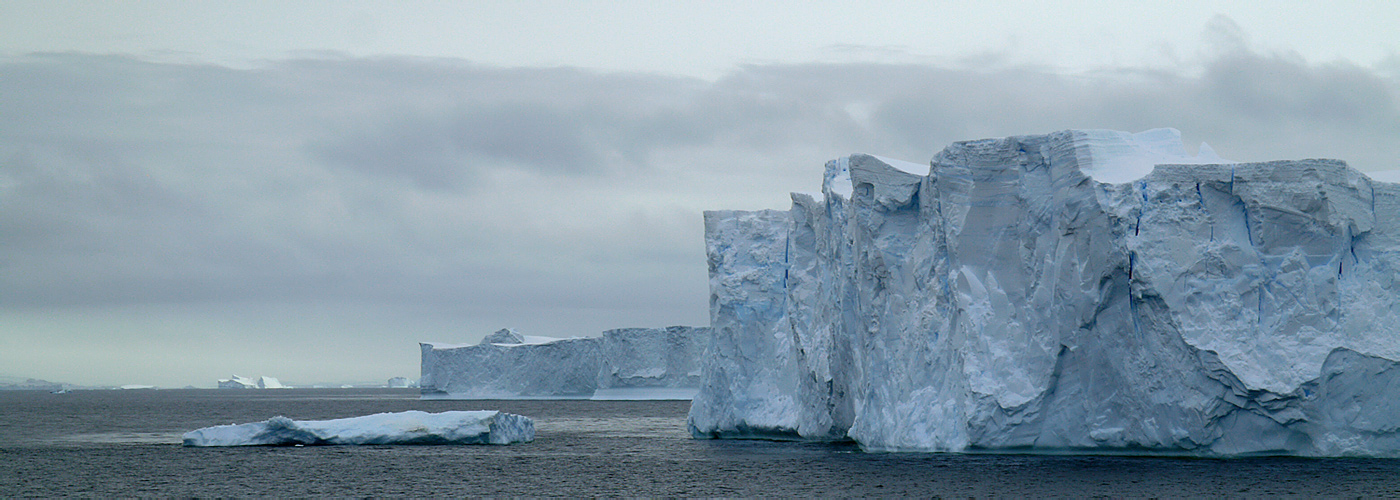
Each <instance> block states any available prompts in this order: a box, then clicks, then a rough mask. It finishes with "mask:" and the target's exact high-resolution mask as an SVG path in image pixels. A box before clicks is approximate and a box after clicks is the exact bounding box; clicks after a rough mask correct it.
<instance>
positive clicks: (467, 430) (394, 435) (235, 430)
mask: <svg viewBox="0 0 1400 500" xmlns="http://www.w3.org/2000/svg"><path fill="white" fill-rule="evenodd" d="M534 440H535V423H534V421H533V420H531V419H530V418H529V417H523V416H520V415H515V414H511V413H503V412H499V411H446V412H442V413H427V412H422V411H417V410H411V411H405V412H398V413H376V414H374V415H366V416H362V417H351V418H339V419H334V420H292V419H290V418H287V417H282V416H277V417H272V418H270V419H268V420H266V421H264V422H255V423H250V424H238V425H217V426H213V427H205V428H202V429H197V430H193V431H190V432H186V433H185V435H184V445H185V446H274V445H348V444H424V445H431V444H512V443H528V442H531V441H534Z"/></svg>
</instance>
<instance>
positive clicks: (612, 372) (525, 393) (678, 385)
mask: <svg viewBox="0 0 1400 500" xmlns="http://www.w3.org/2000/svg"><path fill="white" fill-rule="evenodd" d="M708 340H709V328H692V327H686V326H673V327H668V328H624V329H618V330H609V331H606V332H603V336H602V337H577V338H570V339H555V338H549V337H532V336H526V335H520V334H519V333H518V332H516V331H514V330H509V329H507V330H500V331H498V332H496V333H494V334H491V335H488V336H487V337H486V338H484V339H482V341H481V343H480V344H477V345H451V344H435V343H423V344H421V347H422V355H423V357H422V370H423V372H422V379H421V380H420V381H419V385H420V387H422V391H423V394H424V396H425V397H451V398H461V399H515V398H597V399H690V398H691V397H693V396H694V394H695V391H696V390H697V388H698V387H699V385H700V384H699V380H700V366H699V365H700V361H699V359H700V355H701V353H702V352H703V351H704V348H705V345H706V344H707V343H708Z"/></svg>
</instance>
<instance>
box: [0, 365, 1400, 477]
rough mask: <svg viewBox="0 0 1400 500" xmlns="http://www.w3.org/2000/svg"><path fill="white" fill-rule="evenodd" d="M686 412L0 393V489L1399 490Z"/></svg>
mask: <svg viewBox="0 0 1400 500" xmlns="http://www.w3.org/2000/svg"><path fill="white" fill-rule="evenodd" d="M689 405H690V403H689V402H687V401H539V400H536V401H453V400H420V399H418V394H417V392H416V390H413V389H288V390H212V389H210V390H138V391H130V390H129V391H74V392H72V393H69V394H49V393H45V392H38V391H0V496H5V497H13V496H57V495H77V496H278V497H285V496H388V495H393V496H428V495H432V496H483V495H484V496H555V495H564V496H599V495H609V496H730V497H733V496H743V497H751V496H784V497H792V496H802V497H806V496H959V497H966V496H976V497H983V496H1015V497H1025V496H1031V497H1047V496H1058V497H1086V496H1114V497H1179V496H1212V497H1218V496H1244V497H1259V496H1306V497H1315V496H1330V497H1336V496H1352V497H1356V496H1365V497H1376V496H1400V460H1387V459H1299V458H1248V459H1230V460H1217V459H1188V458H1150V457H1106V456H1037V455H961V454H939V453H910V454H906V453H863V452H861V451H860V450H859V449H858V448H857V447H855V446H854V445H850V444H819V443H795V442H771V441H715V440H694V439H691V438H690V436H689V434H688V433H687V432H686V428H685V416H686V412H687V410H688V408H689ZM411 409H416V410H424V411H447V410H501V411H506V412H511V413H518V414H521V415H526V416H529V417H531V418H533V419H534V420H535V428H536V431H537V433H536V438H535V441H534V442H532V443H526V444H516V445H511V446H310V447H239V448H186V447H183V446H181V445H180V435H181V434H183V433H184V432H186V431H189V430H193V429H196V428H200V427H206V426H210V425H218V424H230V423H246V422H255V421H261V420H266V419H268V418H269V417H273V416H276V415H284V416H287V417H291V418H293V419H298V420H319V419H331V418H342V417H352V416H358V415H367V414H372V413H379V412H388V411H404V410H411Z"/></svg>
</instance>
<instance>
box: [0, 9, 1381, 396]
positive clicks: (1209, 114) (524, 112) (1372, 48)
mask: <svg viewBox="0 0 1400 500" xmlns="http://www.w3.org/2000/svg"><path fill="white" fill-rule="evenodd" d="M1246 4H1252V3H1248V2H1172V3H1166V2H1118V1H1114V2H1093V1H1078V2H1069V1H1066V2H986V1H981V2H966V3H943V2H908V3H899V2H891V3H881V4H871V3H869V2H815V1H811V0H807V1H801V2H751V1H749V2H732V3H726V2H714V1H708V2H693V3H687V2H655V1H646V2H618V1H609V2H581V1H565V2H470V3H462V2H447V3H417V2H406V3H403V2H394V3H387V2H334V3H319V2H293V3H287V2H217V3H216V2H149V1H147V2H75V3H65V2H53V1H42V2H26V1H8V2H4V3H0V375H3V376H19V377H38V378H44V379H49V380H55V381H66V382H72V383H79V384H156V385H161V386H166V387H179V386H184V385H187V384H189V385H196V386H206V387H207V386H212V385H213V384H214V381H215V380H216V379H218V378H226V377H228V376H229V375H231V374H235V373H236V374H239V375H244V376H257V375H271V376H276V377H280V378H282V379H283V380H284V381H286V382H290V383H300V384H311V383H317V382H341V381H370V382H382V381H384V380H385V379H387V378H388V377H391V376H408V377H413V378H416V377H417V374H418V371H419V367H418V359H419V358H418V356H419V351H418V346H417V343H418V342H419V341H446V342H475V341H476V340H477V339H479V338H480V337H481V336H483V335H485V334H488V333H490V332H491V331H494V330H496V329H498V328H502V327H515V328H519V329H520V330H522V332H524V333H527V334H535V335H550V336H572V335H598V334H599V333H600V332H601V331H603V330H605V329H609V328H617V327H633V326H652V327H659V326H667V325H676V324H685V325H704V324H707V323H708V318H709V313H708V288H707V283H706V263H705V257H704V241H703V234H702V231H703V228H702V224H701V215H700V213H701V211H702V210H706V209H724V208H735V209H758V208H786V207H787V206H788V198H787V193H788V192H789V191H816V190H817V189H818V188H819V183H820V179H821V171H822V165H823V164H824V163H825V162H826V161H827V160H829V159H834V158H837V157H839V156H844V155H847V154H851V153H855V152H868V153H874V154H881V155H884V156H890V157H895V158H902V159H906V160H910V161H916V162H921V163H923V162H927V161H928V160H929V159H930V158H931V157H932V156H933V155H934V154H935V153H936V152H937V151H938V150H940V149H942V148H943V147H944V146H946V145H947V144H948V143H950V142H952V141H957V140H967V139H978V138H985V137H998V136H1006V135H1015V134H1032V133H1046V132H1051V131H1055V130H1062V129H1066V128H1110V129H1119V130H1128V131H1141V130H1145V129H1149V128H1155V127H1174V128H1177V129H1180V130H1181V131H1182V134H1183V136H1184V137H1185V138H1186V142H1187V145H1188V149H1192V150H1194V148H1195V147H1196V146H1197V145H1198V144H1199V143H1200V142H1201V141H1207V142H1209V143H1210V144H1211V146H1213V147H1214V149H1215V150H1216V151H1217V152H1218V153H1219V154H1220V155H1221V156H1223V157H1226V158H1230V159H1234V160H1241V161H1254V160H1272V159H1293V158H1309V157H1330V158H1339V159H1343V160H1346V161H1348V162H1349V163H1350V164H1351V165H1352V166H1354V167H1356V168H1358V169H1361V170H1365V171H1374V170H1383V169H1396V168H1400V36H1397V35H1396V34H1395V30H1394V26H1395V25H1396V24H1397V22H1400V7H1397V6H1400V4H1397V3H1391V2H1355V3H1348V2H1334V3H1332V4H1331V5H1326V6H1323V5H1322V3H1320V2H1296V3H1293V2H1272V3H1270V4H1269V5H1270V7H1269V8H1267V9H1264V8H1248V7H1243V5H1246ZM872 5H873V6H872Z"/></svg>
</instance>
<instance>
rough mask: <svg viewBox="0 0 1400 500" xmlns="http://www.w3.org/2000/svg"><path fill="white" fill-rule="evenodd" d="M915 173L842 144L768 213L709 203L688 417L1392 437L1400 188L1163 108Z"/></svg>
mask: <svg viewBox="0 0 1400 500" xmlns="http://www.w3.org/2000/svg"><path fill="white" fill-rule="evenodd" d="M911 170H912V169H911V168H910V167H909V164H907V163H903V162H892V161H887V160H883V159H880V158H877V157H873V156H867V155H854V156H851V157H847V158H842V159H839V160H835V161H832V162H830V163H828V164H827V166H826V174H825V177H824V179H825V182H824V185H823V188H822V195H821V196H810V195H802V194H794V195H793V196H792V199H793V206H792V208H791V209H790V210H788V211H772V210H769V211H758V212H738V211H716V212H707V213H706V214H705V231H706V244H707V249H708V256H709V262H710V289H711V302H710V303H711V327H712V328H713V329H714V335H713V342H712V344H711V345H710V346H709V347H708V351H707V356H706V358H705V366H704V371H703V373H704V375H703V382H702V386H701V389H700V392H699V393H698V394H697V395H696V397H695V399H694V402H693V404H692V407H691V412H690V418H689V425H690V429H691V433H692V434H693V435H695V436H696V437H783V438H792V439H812V440H837V439H853V440H855V441H857V442H859V443H860V444H861V445H862V446H863V447H864V448H866V449H870V450H939V451H974V450H990V451H995V450H1015V451H1046V452H1059V451H1082V452H1130V453H1180V454H1193V455H1214V456H1234V455H1246V454H1292V455H1309V456H1337V455H1382V456H1392V455H1398V454H1400V366H1397V363H1398V362H1400V186H1397V185H1396V184H1390V183H1384V182H1377V181H1373V180H1371V179H1369V178H1367V176H1365V175H1363V174H1362V173H1360V172H1358V171H1356V170H1353V169H1351V168H1349V167H1347V166H1346V164H1345V163H1343V162H1340V161H1336V160H1299V161H1275V162H1267V163H1230V162H1225V161H1224V160H1220V159H1219V158H1217V157H1215V156H1214V153H1212V152H1211V151H1210V149H1209V147H1205V146H1203V147H1202V148H1201V153H1200V154H1199V155H1197V156H1189V155H1188V154H1187V153H1186V152H1185V150H1184V148H1182V147H1181V146H1180V139H1179V134H1178V133H1177V132H1176V131H1174V130H1170V129H1162V130H1154V131H1149V132H1144V133H1141V134H1127V133H1120V132H1106V131H1064V132H1057V133H1052V134H1047V135H1037V136H1021V137H1010V138H1004V139H989V140H980V141H970V142H960V143H956V144H953V145H952V146H949V147H948V148H946V149H944V150H943V151H942V152H940V153H939V154H938V155H936V156H935V157H934V158H933V160H932V162H931V164H930V167H929V169H928V170H927V172H926V173H924V172H917V171H911ZM1099 179H1108V180H1112V181H1113V182H1116V183H1110V182H1101V181H1100V180H1099Z"/></svg>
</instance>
